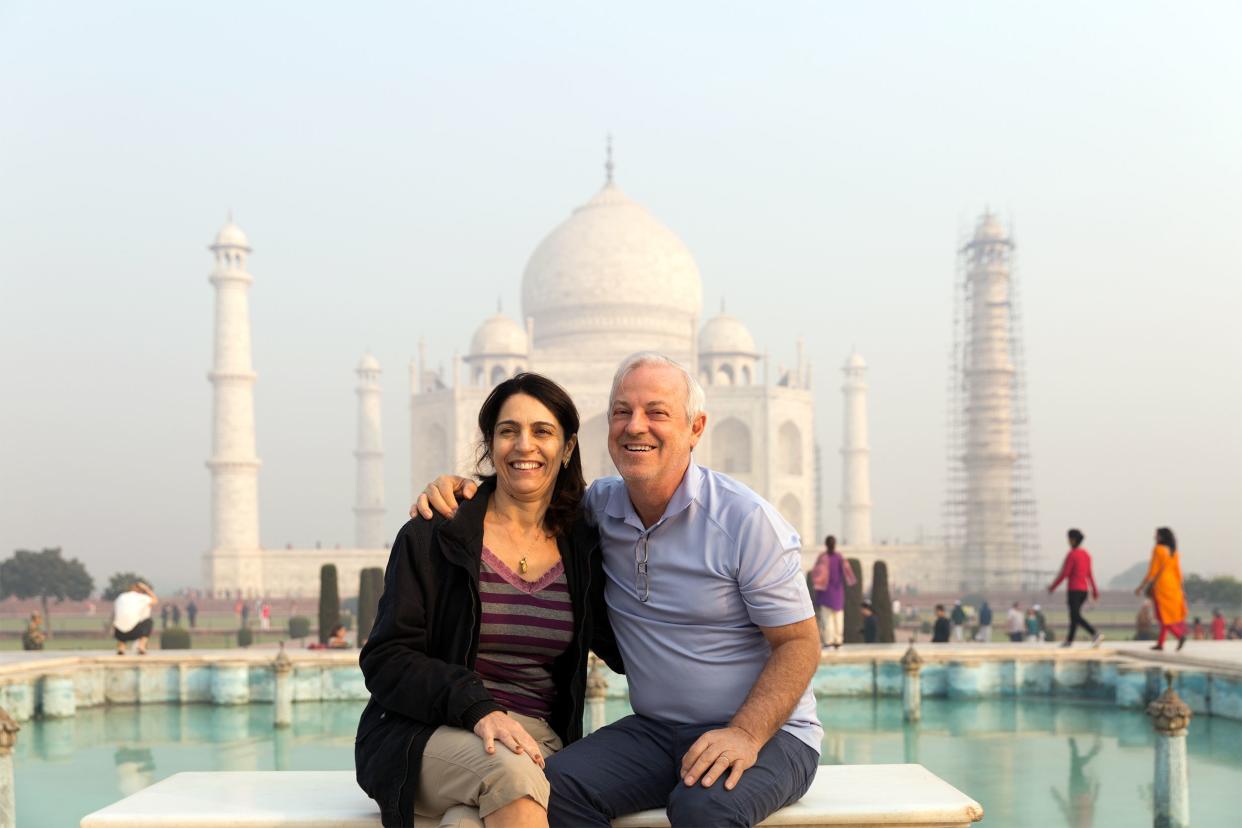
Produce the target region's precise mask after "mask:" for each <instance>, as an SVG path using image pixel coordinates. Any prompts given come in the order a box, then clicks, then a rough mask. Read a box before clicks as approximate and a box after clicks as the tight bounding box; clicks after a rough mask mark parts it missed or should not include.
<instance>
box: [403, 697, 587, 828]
mask: <svg viewBox="0 0 1242 828" xmlns="http://www.w3.org/2000/svg"><path fill="white" fill-rule="evenodd" d="M509 715H510V716H512V717H513V718H514V719H517V721H518V722H519V723H520V724H521V725H522V727H524V728H526V732H527V733H529V734H530V737H531V738H532V739H534V740H535V741H536V742H538V743H539V747H540V748H542V750H543V756H544V758H545V759H547V757H549V756H551V755H552V754H554V753H556V752H557V751H558V750H560V749H561V747H563V746H562V745H561V738H560V737H559V736H557V735H556V733H555V732H554V731H553V730H552V728H550V727H548V723H547V722H545V721H544V720H543V719H532V718H531V717H529V716H523V715H522V714H520V713H510V714H509ZM548 791H549V788H548V780H547V778H546V777H545V776H544V775H543V770H542V769H541V768H540V767H539V766H538V765H536V764H535V763H534V762H532V761H531V758H530V757H529V756H527V755H526V754H525V753H514V752H513V751H511V750H509V748H507V747H505V746H504V745H502V744H500V743H499V742H497V743H496V752H495V753H493V754H490V755H489V754H488V753H487V752H486V751H484V750H483V740H482V739H480V738H479V737H478V736H476V735H475V734H474V733H472V732H471V731H469V730H462V729H461V728H459V727H440V728H437V729H436V732H435V733H433V734H431V739H430V740H428V742H427V747H426V749H425V750H424V751H423V763H422V770H421V772H420V773H419V776H418V793H417V795H416V796H415V799H414V810H415V812H416V813H418V814H420V815H423V816H439V815H440V814H443V817H442V818H441V819H440V823H439V825H440V826H441V828H450V827H451V828H467V826H472V827H473V826H482V825H483V817H486V816H488V815H489V814H491V813H492V812H493V811H496V810H499V809H500V808H503V807H504V806H506V805H508V804H509V803H510V802H515V801H517V800H519V799H521V798H522V797H524V796H529V797H530V798H531V799H533V800H535V801H536V802H538V803H539V804H540V805H542V806H543V807H544V808H547V807H548Z"/></svg>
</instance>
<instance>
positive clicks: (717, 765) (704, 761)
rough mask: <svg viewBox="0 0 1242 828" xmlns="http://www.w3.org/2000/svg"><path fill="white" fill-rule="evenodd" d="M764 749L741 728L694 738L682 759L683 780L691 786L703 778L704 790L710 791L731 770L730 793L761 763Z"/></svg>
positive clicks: (720, 730)
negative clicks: (752, 767)
mask: <svg viewBox="0 0 1242 828" xmlns="http://www.w3.org/2000/svg"><path fill="white" fill-rule="evenodd" d="M761 747H762V745H760V744H759V742H758V740H756V739H755V738H754V737H753V736H751V735H750V734H749V733H747V732H746V731H745V730H742V729H741V728H740V727H722V728H720V729H719V730H709V731H707V732H706V733H704V734H703V735H702V736H700V737H699V738H698V739H695V740H694V744H692V745H691V746H690V749H689V750H687V751H686V755H685V756H683V757H682V759H681V778H682V781H683V782H685V783H686V785H687V786H690V785H693V784H694V783H695V782H696V781H698V780H699V779H700V778H702V780H703V787H704V788H710V787H711V786H712V785H713V784H714V783H715V782H716V780H717V779H719V778H720V777H721V775H723V774H724V772H725V771H726V770H728V771H729V778H728V779H726V780H725V783H724V786H725V790H726V791H731V790H733V788H734V786H735V785H737V783H738V780H739V779H741V778H742V774H743V773H745V772H746V769H747V768H749V767H751V766H752V765H754V764H755V762H756V761H758V759H759V748H761Z"/></svg>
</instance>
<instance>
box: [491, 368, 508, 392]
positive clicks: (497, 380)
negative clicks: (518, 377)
mask: <svg viewBox="0 0 1242 828" xmlns="http://www.w3.org/2000/svg"><path fill="white" fill-rule="evenodd" d="M504 381H505V366H503V365H495V366H493V367H492V387H493V388H495V387H496V386H497V385H500V384H501V383H502V382H504Z"/></svg>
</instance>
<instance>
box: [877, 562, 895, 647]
mask: <svg viewBox="0 0 1242 828" xmlns="http://www.w3.org/2000/svg"><path fill="white" fill-rule="evenodd" d="M871 609H872V611H874V612H875V624H876V633H877V635H876V640H877V641H879V643H881V644H892V643H893V642H894V641H896V638H895V637H894V635H893V596H892V595H891V594H890V593H889V590H888V564H886V563H884V561H876V562H875V564H874V565H872V567H871Z"/></svg>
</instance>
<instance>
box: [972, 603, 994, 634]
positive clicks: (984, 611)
mask: <svg viewBox="0 0 1242 828" xmlns="http://www.w3.org/2000/svg"><path fill="white" fill-rule="evenodd" d="M975 640H976V641H982V642H984V643H985V644H986V643H987V642H989V641H991V640H992V608H991V607H989V606H988V602H987V601H984V602H983V603H982V604H980V605H979V632H978V633H977V634H976V635H975Z"/></svg>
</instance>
